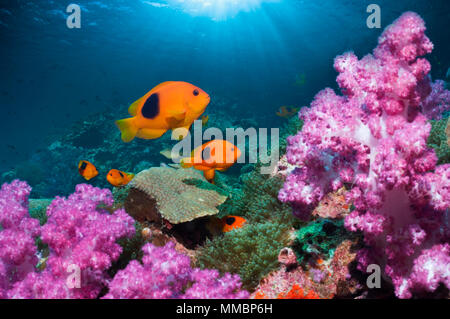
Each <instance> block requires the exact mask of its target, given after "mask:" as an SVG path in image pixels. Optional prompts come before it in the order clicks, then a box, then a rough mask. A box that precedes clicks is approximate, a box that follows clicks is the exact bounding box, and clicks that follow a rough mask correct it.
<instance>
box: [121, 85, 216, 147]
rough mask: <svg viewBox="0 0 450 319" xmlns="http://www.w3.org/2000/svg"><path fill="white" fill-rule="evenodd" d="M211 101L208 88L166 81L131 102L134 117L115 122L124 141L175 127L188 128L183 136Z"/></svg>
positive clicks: (182, 135)
mask: <svg viewBox="0 0 450 319" xmlns="http://www.w3.org/2000/svg"><path fill="white" fill-rule="evenodd" d="M209 101H210V97H209V95H208V94H207V93H206V92H205V91H203V90H202V89H200V88H198V87H196V86H194V85H192V84H190V83H187V82H176V81H169V82H163V83H161V84H159V85H158V86H156V87H154V88H153V89H152V90H151V91H149V92H148V93H147V94H145V95H144V96H143V97H141V98H140V99H139V100H137V101H136V102H134V103H133V104H131V105H130V107H129V108H128V112H129V113H130V115H131V116H133V117H131V118H127V119H123V120H119V121H116V125H117V127H118V128H119V129H120V132H121V133H122V140H123V141H124V142H130V141H131V140H133V139H134V138H135V137H136V136H137V137H139V138H143V139H156V138H158V137H161V136H162V135H163V134H164V133H165V132H167V130H174V129H176V128H185V129H186V130H185V132H183V133H181V134H180V136H179V137H181V138H184V137H185V136H186V135H187V133H188V130H189V128H190V127H191V125H192V123H193V122H194V121H195V120H196V119H198V118H199V117H200V115H202V113H203V112H204V111H205V109H206V107H207V106H208V104H209Z"/></svg>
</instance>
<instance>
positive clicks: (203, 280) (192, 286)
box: [105, 243, 248, 299]
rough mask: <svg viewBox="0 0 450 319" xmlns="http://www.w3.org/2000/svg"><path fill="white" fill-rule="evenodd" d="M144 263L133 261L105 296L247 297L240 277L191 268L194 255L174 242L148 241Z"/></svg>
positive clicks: (141, 297)
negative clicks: (181, 251) (159, 245)
mask: <svg viewBox="0 0 450 319" xmlns="http://www.w3.org/2000/svg"><path fill="white" fill-rule="evenodd" d="M143 251H144V257H143V258H142V264H141V263H139V262H138V261H135V260H133V261H131V262H130V263H129V264H128V266H127V267H126V268H125V269H124V270H121V271H119V272H118V273H117V274H116V276H115V277H114V279H113V280H112V281H111V283H110V285H109V292H108V294H107V295H106V296H105V298H110V299H119V298H127V299H137V298H139V299H154V298H158V299H161V298H184V299H197V298H209V299H213V298H215V299H217V298H226V299H234V298H247V297H248V293H247V292H246V291H244V290H241V287H240V286H241V284H240V282H239V277H238V276H236V275H230V274H225V275H224V276H223V277H220V276H219V272H218V271H216V270H200V269H198V268H197V269H196V268H191V265H190V259H189V257H187V256H184V255H182V254H180V253H178V252H177V251H176V250H175V249H174V244H173V243H168V244H167V245H166V246H164V247H156V246H154V245H152V244H146V245H145V246H144V247H143Z"/></svg>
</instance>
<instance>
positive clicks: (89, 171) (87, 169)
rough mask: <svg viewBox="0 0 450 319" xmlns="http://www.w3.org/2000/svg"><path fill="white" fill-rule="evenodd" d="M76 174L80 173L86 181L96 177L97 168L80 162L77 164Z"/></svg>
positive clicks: (86, 162) (85, 162)
mask: <svg viewBox="0 0 450 319" xmlns="http://www.w3.org/2000/svg"><path fill="white" fill-rule="evenodd" d="M78 173H80V175H81V176H83V177H84V179H85V180H87V181H88V180H90V179H91V178H94V177H95V176H97V175H98V171H97V168H95V166H94V164H92V163H91V162H88V161H80V162H79V163H78Z"/></svg>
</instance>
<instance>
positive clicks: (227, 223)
mask: <svg viewBox="0 0 450 319" xmlns="http://www.w3.org/2000/svg"><path fill="white" fill-rule="evenodd" d="M246 222H247V220H246V219H245V218H242V217H239V216H225V217H224V218H222V223H223V227H222V231H223V232H224V233H227V232H229V231H232V230H233V229H237V228H241V227H242V226H244V224H245V223H246Z"/></svg>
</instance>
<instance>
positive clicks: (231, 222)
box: [225, 217, 236, 226]
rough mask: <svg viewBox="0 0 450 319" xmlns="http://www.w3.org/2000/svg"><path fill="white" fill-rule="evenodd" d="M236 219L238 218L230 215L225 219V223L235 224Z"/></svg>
mask: <svg viewBox="0 0 450 319" xmlns="http://www.w3.org/2000/svg"><path fill="white" fill-rule="evenodd" d="M235 221H236V218H234V217H228V218H227V219H226V220H225V223H226V224H227V225H230V226H231V225H233V223H234V222H235Z"/></svg>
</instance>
